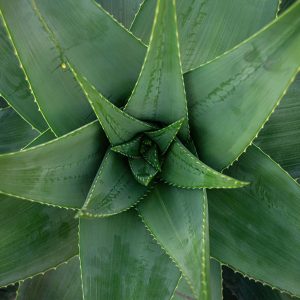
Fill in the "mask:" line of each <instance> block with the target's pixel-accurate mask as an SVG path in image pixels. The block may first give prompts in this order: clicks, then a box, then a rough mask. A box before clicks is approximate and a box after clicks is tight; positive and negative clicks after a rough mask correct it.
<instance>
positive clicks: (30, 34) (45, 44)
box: [0, 0, 94, 135]
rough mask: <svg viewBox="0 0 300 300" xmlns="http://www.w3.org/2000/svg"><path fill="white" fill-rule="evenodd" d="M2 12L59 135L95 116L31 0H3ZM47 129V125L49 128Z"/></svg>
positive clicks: (37, 95)
mask: <svg viewBox="0 0 300 300" xmlns="http://www.w3.org/2000/svg"><path fill="white" fill-rule="evenodd" d="M0 10H1V16H2V19H3V22H4V25H5V28H6V31H7V33H8V35H9V37H10V39H11V41H12V43H13V46H14V48H15V51H16V53H17V57H18V59H19V62H20V64H21V65H22V69H23V71H24V72H25V74H26V79H27V81H28V83H29V85H30V89H31V90H32V93H33V95H34V97H35V100H36V101H37V102H38V104H39V106H40V107H41V109H42V112H43V114H44V117H45V119H46V120H47V123H48V124H49V125H50V128H52V129H53V131H54V132H55V133H56V134H57V135H62V134H64V133H67V132H69V131H71V130H74V129H76V128H78V127H80V126H82V125H84V124H86V123H88V122H90V121H92V120H93V119H94V116H93V113H92V110H91V108H90V106H89V104H88V102H87V101H86V99H85V96H84V95H83V93H82V92H81V90H80V89H79V87H78V86H77V85H76V81H75V80H74V78H73V76H72V73H71V72H70V70H68V69H66V68H65V66H66V65H65V63H64V54H63V52H62V49H60V48H59V46H58V45H57V43H56V41H55V40H54V38H53V35H52V33H51V32H49V30H48V27H47V26H46V24H45V23H44V22H43V20H42V19H41V17H40V16H39V13H38V11H37V10H36V7H35V2H34V1H31V0H25V1H22V2H20V1H18V0H11V1H6V0H1V1H0ZM45 129H46V128H45Z"/></svg>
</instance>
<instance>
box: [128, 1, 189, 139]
mask: <svg viewBox="0 0 300 300" xmlns="http://www.w3.org/2000/svg"><path fill="white" fill-rule="evenodd" d="M124 110H125V111H126V112H128V113H129V114H130V115H132V116H134V117H136V118H138V119H141V120H144V121H156V122H161V123H165V124H171V123H173V122H175V121H177V120H179V119H181V118H184V119H185V120H184V124H183V125H182V127H181V129H180V130H179V135H180V136H181V137H182V138H183V139H184V140H185V141H186V140H188V138H189V128H188V113H187V103H186V96H185V90H184V83H183V77H182V70H181V62H180V54H179V43H178V33H177V20H176V9H175V1H173V0H172V1H165V0H158V1H157V7H156V13H155V17H154V23H153V28H152V33H151V38H150V44H149V47H148V51H147V54H146V57H145V60H144V64H143V67H142V70H141V73H140V76H139V78H138V81H137V83H136V85H135V87H134V89H133V92H132V94H131V96H130V98H129V100H128V102H127V104H126V106H125V109H124Z"/></svg>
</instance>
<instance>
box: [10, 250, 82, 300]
mask: <svg viewBox="0 0 300 300" xmlns="http://www.w3.org/2000/svg"><path fill="white" fill-rule="evenodd" d="M34 299H37V300H38V299H40V300H60V299H63V300H82V299H83V296H82V290H81V278H80V268H79V259H78V256H75V257H73V258H72V259H70V260H69V261H68V262H67V263H65V264H62V265H61V266H59V267H58V268H57V269H56V270H51V271H49V272H47V273H45V274H44V275H38V276H35V277H33V278H31V279H27V280H25V281H24V282H21V283H20V287H19V289H18V296H17V299H16V300H34Z"/></svg>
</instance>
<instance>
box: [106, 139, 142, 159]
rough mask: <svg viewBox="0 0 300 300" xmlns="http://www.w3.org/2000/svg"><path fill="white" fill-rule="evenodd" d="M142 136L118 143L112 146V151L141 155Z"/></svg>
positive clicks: (133, 156) (126, 154)
mask: <svg viewBox="0 0 300 300" xmlns="http://www.w3.org/2000/svg"><path fill="white" fill-rule="evenodd" d="M141 140H142V137H141V136H138V137H136V138H134V139H132V140H131V141H129V142H127V143H123V144H121V145H117V146H114V147H112V148H111V150H112V151H114V152H117V153H120V154H122V155H124V156H127V157H131V158H137V157H140V156H141V155H140V145H141Z"/></svg>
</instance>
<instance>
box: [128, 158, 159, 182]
mask: <svg viewBox="0 0 300 300" xmlns="http://www.w3.org/2000/svg"><path fill="white" fill-rule="evenodd" d="M128 161H129V166H130V169H131V171H132V174H133V176H134V178H135V179H136V181H137V182H139V183H140V184H142V185H144V186H148V185H149V184H150V182H151V181H152V179H153V178H154V177H155V175H156V174H157V173H158V170H157V169H155V168H154V167H152V165H151V164H149V163H148V162H147V161H145V160H144V159H142V158H129V160H128Z"/></svg>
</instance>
